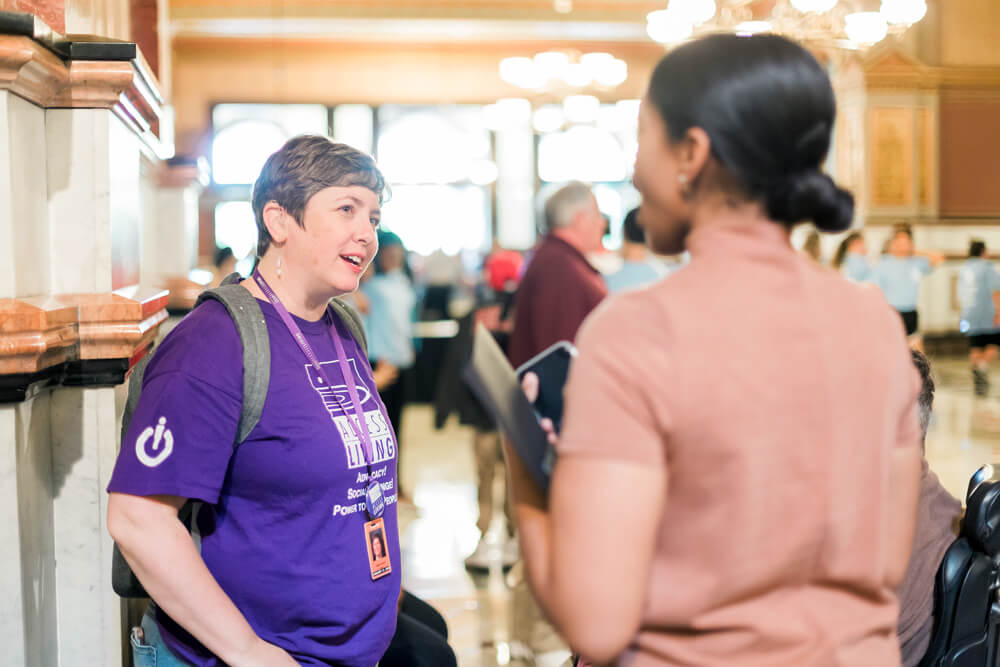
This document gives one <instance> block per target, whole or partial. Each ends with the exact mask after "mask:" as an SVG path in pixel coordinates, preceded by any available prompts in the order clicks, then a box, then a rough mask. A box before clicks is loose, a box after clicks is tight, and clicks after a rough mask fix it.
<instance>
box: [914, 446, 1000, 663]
mask: <svg viewBox="0 0 1000 667" xmlns="http://www.w3.org/2000/svg"><path fill="white" fill-rule="evenodd" d="M965 507H966V510H965V517H964V518H963V519H962V527H961V530H960V532H959V535H958V538H957V539H956V540H955V541H954V542H953V543H952V544H951V546H950V547H948V550H947V551H946V552H945V555H944V558H943V559H942V560H941V566H940V567H939V568H938V572H937V575H936V578H935V581H934V629H933V631H932V633H931V640H930V645H929V647H928V650H927V653H926V654H924V657H923V659H922V660H921V661H920V664H919V667H1000V599H998V592H1000V478H998V476H997V475H996V474H995V471H994V469H993V466H991V465H984V466H982V467H980V468H979V470H977V471H976V472H975V474H973V476H972V479H970V480H969V489H968V492H967V493H966V497H965Z"/></svg>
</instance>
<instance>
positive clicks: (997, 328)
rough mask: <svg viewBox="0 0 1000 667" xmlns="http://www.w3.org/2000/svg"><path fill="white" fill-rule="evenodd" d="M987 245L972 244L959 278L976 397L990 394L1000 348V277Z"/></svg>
mask: <svg viewBox="0 0 1000 667" xmlns="http://www.w3.org/2000/svg"><path fill="white" fill-rule="evenodd" d="M985 255H986V243H985V242H984V241H981V240H978V239H977V240H974V241H972V242H971V243H970V244H969V259H967V260H966V261H965V264H964V265H963V266H962V270H961V271H959V274H958V300H959V302H960V303H961V305H962V319H961V321H960V322H959V326H958V328H959V330H960V331H961V332H962V333H964V334H965V335H966V336H968V337H969V363H970V364H971V365H972V386H973V390H974V391H975V393H976V396H986V395H987V394H988V393H989V391H990V379H989V368H990V364H991V363H992V362H993V361H995V360H996V358H997V347H998V346H1000V273H997V269H996V267H995V266H994V265H993V262H991V261H989V260H987V259H986V257H985Z"/></svg>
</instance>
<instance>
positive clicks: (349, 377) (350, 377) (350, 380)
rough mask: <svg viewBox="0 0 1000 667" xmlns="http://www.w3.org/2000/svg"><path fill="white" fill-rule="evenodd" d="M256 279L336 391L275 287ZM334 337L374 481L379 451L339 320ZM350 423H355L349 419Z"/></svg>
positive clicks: (257, 275) (332, 332)
mask: <svg viewBox="0 0 1000 667" xmlns="http://www.w3.org/2000/svg"><path fill="white" fill-rule="evenodd" d="M253 278H254V280H256V281H257V285H258V286H260V289H261V291H262V292H264V294H265V295H266V296H267V298H268V299H269V300H270V301H271V304H272V305H273V306H274V309H275V310H276V311H278V315H280V316H281V321H282V322H284V323H285V326H286V327H288V332H289V333H290V334H292V337H293V338H295V342H296V343H298V344H299V348H301V350H302V352H303V353H304V354H305V355H306V358H307V359H308V360H309V363H310V364H312V367H313V368H315V369H316V372H317V373H319V376H320V377H321V378H323V382H325V383H326V386H327V387H329V388H330V391H333V387H334V384H333V383H332V382H330V378H329V377H327V375H326V371H324V370H323V366H322V365H321V364H320V363H319V359H318V358H317V357H316V353H315V352H313V349H312V347H311V346H310V345H309V342H308V341H307V340H306V337H305V336H303V335H302V330H301V329H299V325H297V324H296V323H295V320H293V319H292V316H291V315H290V314H289V313H288V309H287V308H285V305H284V304H283V303H281V300H280V299H279V298H278V295H277V294H275V293H274V290H272V289H271V286H270V285H268V284H267V281H266V280H264V276H262V275H260V273H259V272H257V271H254V273H253ZM330 337H331V338H333V346H334V347H335V348H336V349H337V358H338V360H339V361H340V362H341V363H342V364H343V366H342V368H341V370H342V371H343V374H344V381H345V382H346V383H347V393H348V394H350V396H351V403H352V404H353V406H354V418H355V419H356V420H357V428H356V429H355V428H354V423H353V422H352V424H351V428H352V429H353V430H354V431H355V435H358V432H360V437H361V443H362V445H364V452H365V465H366V466H367V467H368V478H369V479H371V473H372V470H371V467H372V465H373V464H374V463H375V456H374V452H375V449H374V448H373V447H372V438H371V434H370V433H369V432H368V424H367V423H363V422H364V421H365V420H364V413H363V412H362V411H361V401H360V400H359V399H358V387H357V384H356V383H355V382H354V374H353V373H351V368H350V365H349V364H348V363H347V355H346V354H345V353H344V343H343V342H342V341H341V340H340V333H339V332H338V331H337V324H336V320H334V322H333V323H332V324H331V325H330ZM334 396H336V394H334ZM344 412H345V414H346V412H347V411H346V410H345V411H344ZM348 421H351V420H350V419H349V420H348Z"/></svg>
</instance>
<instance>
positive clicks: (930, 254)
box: [913, 250, 945, 268]
mask: <svg viewBox="0 0 1000 667" xmlns="http://www.w3.org/2000/svg"><path fill="white" fill-rule="evenodd" d="M913 254H914V255H916V256H917V257H926V258H927V261H929V262H930V263H931V267H932V268H937V267H938V266H940V265H941V264H943V263H944V260H945V256H944V253H942V252H938V251H937V250H914V251H913Z"/></svg>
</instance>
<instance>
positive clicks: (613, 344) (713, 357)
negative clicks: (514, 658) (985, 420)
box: [559, 221, 920, 667]
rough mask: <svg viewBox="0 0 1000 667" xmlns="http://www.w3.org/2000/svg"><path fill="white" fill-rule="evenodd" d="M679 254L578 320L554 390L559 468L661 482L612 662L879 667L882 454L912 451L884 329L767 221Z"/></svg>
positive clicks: (890, 622)
mask: <svg viewBox="0 0 1000 667" xmlns="http://www.w3.org/2000/svg"><path fill="white" fill-rule="evenodd" d="M688 249H689V250H690V251H691V254H692V261H691V263H690V265H689V266H687V267H686V268H684V269H682V270H681V271H679V272H677V273H675V274H673V275H671V276H670V277H669V278H667V279H666V280H664V281H661V282H660V283H658V284H655V285H653V286H651V287H649V288H647V289H644V290H639V291H635V292H631V293H625V294H622V295H619V296H614V297H612V298H611V299H610V300H608V301H606V302H605V303H604V304H603V305H602V306H600V307H599V308H598V309H597V310H596V311H595V312H594V313H593V314H592V315H591V317H590V318H588V320H587V321H586V322H585V323H584V325H583V327H582V329H581V330H580V333H579V335H578V337H577V344H578V347H579V349H580V356H579V358H578V359H577V361H576V362H574V363H575V365H574V367H573V370H572V372H571V375H570V379H569V383H568V385H567V389H566V415H565V419H564V427H563V429H564V430H563V434H562V437H561V441H560V446H559V451H560V456H562V457H570V456H597V457H607V458H613V459H618V460H625V461H631V462H635V463H636V464H638V465H644V466H649V465H656V466H663V467H664V468H665V469H666V472H667V479H668V482H667V500H666V503H665V505H664V507H663V508H649V511H661V512H662V524H661V529H660V532H659V535H658V537H657V543H656V554H655V557H654V562H653V566H652V569H651V571H650V573H649V598H648V600H647V602H646V607H645V610H644V613H643V620H642V625H641V629H640V633H639V635H638V636H637V637H636V639H635V641H634V642H633V645H632V647H631V648H630V649H629V651H628V652H627V653H626V655H625V656H623V658H622V659H621V661H620V662H621V664H626V665H630V666H633V667H645V666H647V665H649V666H651V665H729V666H731V665H740V666H742V665H760V666H762V667H763V666H766V667H778V666H780V665H789V666H791V665H794V666H796V667H803V666H807V665H823V666H826V665H856V666H858V667H860V666H862V665H864V666H865V667H867V666H869V665H879V666H883V665H893V664H896V665H898V664H899V648H898V644H897V641H896V634H895V632H896V617H897V603H896V597H895V593H894V591H892V590H891V589H890V588H888V587H887V586H886V584H885V576H884V574H885V570H886V566H887V563H886V556H885V554H886V551H887V544H886V540H887V538H886V534H887V531H886V527H887V526H888V525H889V522H891V521H899V520H901V519H900V517H893V516H888V511H889V510H888V504H887V498H888V496H889V488H888V484H889V454H890V452H891V450H892V449H893V448H894V447H919V446H920V444H919V438H920V435H919V425H918V423H917V414H916V396H917V393H918V390H919V377H918V375H917V372H916V370H915V369H914V368H913V365H912V363H911V360H910V355H909V351H908V348H907V347H906V341H905V336H904V333H903V329H902V325H901V323H900V320H899V316H898V315H897V314H896V313H895V312H894V311H893V310H892V309H891V308H890V307H889V306H888V304H887V303H886V302H885V300H884V298H883V297H882V295H881V294H880V293H879V292H878V291H877V290H875V289H871V288H870V287H865V286H863V285H854V284H851V283H849V282H848V281H846V280H845V279H843V278H842V277H841V276H839V275H838V274H836V273H834V272H833V271H828V270H825V269H822V268H819V267H817V266H815V265H814V264H813V263H812V262H811V261H809V260H807V259H804V258H803V257H801V256H800V255H799V254H798V253H797V252H795V251H794V250H793V249H792V248H791V247H790V245H789V243H788V240H787V234H786V232H785V230H784V229H783V228H781V227H780V226H778V225H776V224H773V223H761V222H757V223H755V224H749V225H748V224H740V223H737V222H735V221H733V222H725V221H724V222H719V223H718V224H716V225H714V226H709V227H704V228H699V229H697V230H695V231H694V232H692V234H691V236H690V237H689V239H688ZM624 505H625V506H628V504H627V503H624ZM595 530H599V527H596V526H595Z"/></svg>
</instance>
